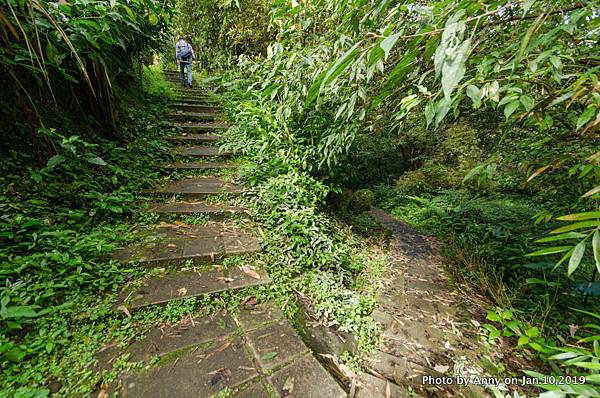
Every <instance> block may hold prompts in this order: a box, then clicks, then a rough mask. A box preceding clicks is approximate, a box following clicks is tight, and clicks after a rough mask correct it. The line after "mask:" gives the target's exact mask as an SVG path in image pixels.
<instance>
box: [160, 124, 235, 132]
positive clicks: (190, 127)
mask: <svg viewBox="0 0 600 398" xmlns="http://www.w3.org/2000/svg"><path fill="white" fill-rule="evenodd" d="M168 127H170V128H176V129H180V130H182V131H186V132H189V133H201V132H209V131H222V130H227V129H228V128H229V125H228V124H225V123H170V124H168Z"/></svg>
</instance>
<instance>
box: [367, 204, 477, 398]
mask: <svg viewBox="0 0 600 398" xmlns="http://www.w3.org/2000/svg"><path fill="white" fill-rule="evenodd" d="M370 214H371V215H372V216H373V217H374V218H376V219H377V220H379V221H380V222H381V223H382V224H383V225H384V226H385V227H386V228H387V229H389V230H390V231H391V232H392V234H393V240H392V244H391V247H390V252H389V264H388V270H387V275H386V277H385V278H384V286H383V288H382V289H381V290H380V291H379V294H378V298H377V303H378V304H377V308H376V309H375V311H374V312H373V314H372V315H373V317H374V319H375V320H377V321H378V322H380V323H381V324H382V325H383V336H382V338H383V345H382V346H381V347H380V349H379V351H377V352H375V353H374V355H373V356H372V357H371V358H370V360H369V365H368V366H369V370H368V373H367V374H363V375H362V376H361V382H362V385H363V386H362V388H361V389H359V391H358V394H357V397H359V398H367V397H372V398H376V397H409V396H411V397H415V396H427V397H444V398H445V397H473V398H474V397H486V396H488V395H487V394H486V393H485V391H484V390H483V389H482V388H480V387H478V386H470V387H468V388H465V387H457V386H450V385H435V384H433V383H428V382H427V380H428V378H427V376H432V377H443V376H451V375H457V374H458V375H463V376H465V377H469V376H470V375H471V374H472V373H471V372H473V371H475V372H476V373H477V372H479V371H480V368H479V367H478V366H477V365H476V362H477V354H478V350H480V349H481V347H480V346H479V344H478V338H477V337H476V336H475V337H473V336H467V337H466V336H465V334H467V333H470V332H469V326H470V323H469V324H468V325H467V322H468V320H467V319H470V317H471V314H470V313H469V312H468V311H467V310H466V309H465V308H464V307H462V306H461V303H460V299H459V297H458V296H457V293H455V292H454V291H453V289H452V288H451V287H450V285H449V282H448V280H447V279H446V277H445V272H444V268H443V265H442V259H441V257H440V256H439V255H438V254H437V242H436V240H435V239H434V238H431V237H427V236H424V235H421V234H419V233H418V232H417V231H415V230H414V229H412V228H410V227H409V226H407V225H406V224H404V223H402V222H400V221H399V220H397V219H395V218H393V217H392V216H390V215H388V214H387V213H385V212H384V211H382V210H379V209H373V210H371V212H370ZM424 380H425V383H424Z"/></svg>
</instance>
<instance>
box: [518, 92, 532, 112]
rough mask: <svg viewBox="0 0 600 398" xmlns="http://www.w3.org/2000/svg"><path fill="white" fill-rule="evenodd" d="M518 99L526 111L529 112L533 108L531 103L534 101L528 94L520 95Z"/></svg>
mask: <svg viewBox="0 0 600 398" xmlns="http://www.w3.org/2000/svg"><path fill="white" fill-rule="evenodd" d="M519 101H521V104H523V107H525V110H526V111H527V112H529V111H530V110H532V109H533V105H534V103H535V101H534V100H533V98H532V97H531V96H530V95H527V94H525V95H522V96H521V97H520V98H519Z"/></svg>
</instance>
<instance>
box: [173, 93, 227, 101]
mask: <svg viewBox="0 0 600 398" xmlns="http://www.w3.org/2000/svg"><path fill="white" fill-rule="evenodd" d="M174 98H175V99H177V100H180V101H181V102H186V101H185V100H190V101H201V102H204V103H206V104H219V103H220V101H219V99H218V98H215V97H212V96H210V95H206V94H203V93H199V92H198V93H193V92H179V93H177V92H176V93H175V96H174Z"/></svg>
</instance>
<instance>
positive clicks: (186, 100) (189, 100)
mask: <svg viewBox="0 0 600 398" xmlns="http://www.w3.org/2000/svg"><path fill="white" fill-rule="evenodd" d="M172 103H174V104H188V105H203V106H210V107H213V108H221V104H220V103H219V101H215V100H213V99H206V98H205V97H189V96H177V97H175V98H174V99H173V102H172Z"/></svg>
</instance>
